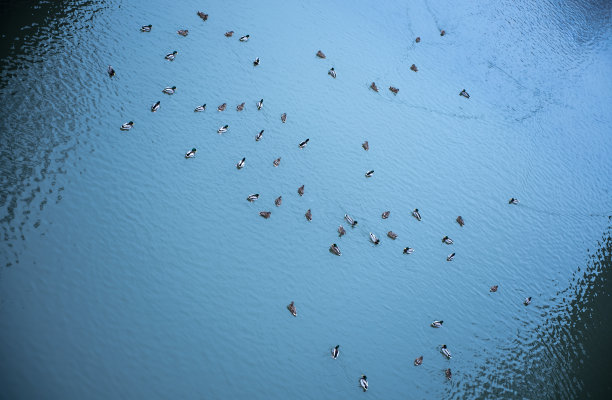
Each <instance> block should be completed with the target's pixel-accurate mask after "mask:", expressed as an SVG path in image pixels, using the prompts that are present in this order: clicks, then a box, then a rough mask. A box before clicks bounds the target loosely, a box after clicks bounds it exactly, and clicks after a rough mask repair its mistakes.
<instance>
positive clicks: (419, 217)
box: [412, 208, 421, 221]
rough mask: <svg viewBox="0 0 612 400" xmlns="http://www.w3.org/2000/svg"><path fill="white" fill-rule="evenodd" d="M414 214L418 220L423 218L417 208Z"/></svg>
mask: <svg viewBox="0 0 612 400" xmlns="http://www.w3.org/2000/svg"><path fill="white" fill-rule="evenodd" d="M412 216H413V217H414V218H416V219H417V221H420V220H421V213H419V209H418V208H415V209H414V211H413V212H412Z"/></svg>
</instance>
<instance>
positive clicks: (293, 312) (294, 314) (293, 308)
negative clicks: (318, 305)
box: [287, 302, 297, 317]
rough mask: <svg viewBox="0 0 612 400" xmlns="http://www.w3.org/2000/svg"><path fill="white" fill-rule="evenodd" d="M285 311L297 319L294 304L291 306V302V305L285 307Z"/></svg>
mask: <svg viewBox="0 0 612 400" xmlns="http://www.w3.org/2000/svg"><path fill="white" fill-rule="evenodd" d="M287 310H289V312H290V313H291V315H293V316H294V317H297V309H296V308H295V304H293V302H291V304H289V305H288V306H287Z"/></svg>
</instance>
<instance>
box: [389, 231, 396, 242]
mask: <svg viewBox="0 0 612 400" xmlns="http://www.w3.org/2000/svg"><path fill="white" fill-rule="evenodd" d="M387 236H388V237H389V238H390V239H393V240H395V239H397V233H395V232H393V231H389V232H387Z"/></svg>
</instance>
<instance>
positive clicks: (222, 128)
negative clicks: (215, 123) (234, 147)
mask: <svg viewBox="0 0 612 400" xmlns="http://www.w3.org/2000/svg"><path fill="white" fill-rule="evenodd" d="M228 128H229V125H223V126H222V127H221V128H219V129H217V133H218V134H219V135H220V134H222V133H225V132H227V130H228Z"/></svg>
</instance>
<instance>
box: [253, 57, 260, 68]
mask: <svg viewBox="0 0 612 400" xmlns="http://www.w3.org/2000/svg"><path fill="white" fill-rule="evenodd" d="M258 65H259V57H257V58H256V59H255V61H253V66H254V67H256V66H258Z"/></svg>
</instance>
